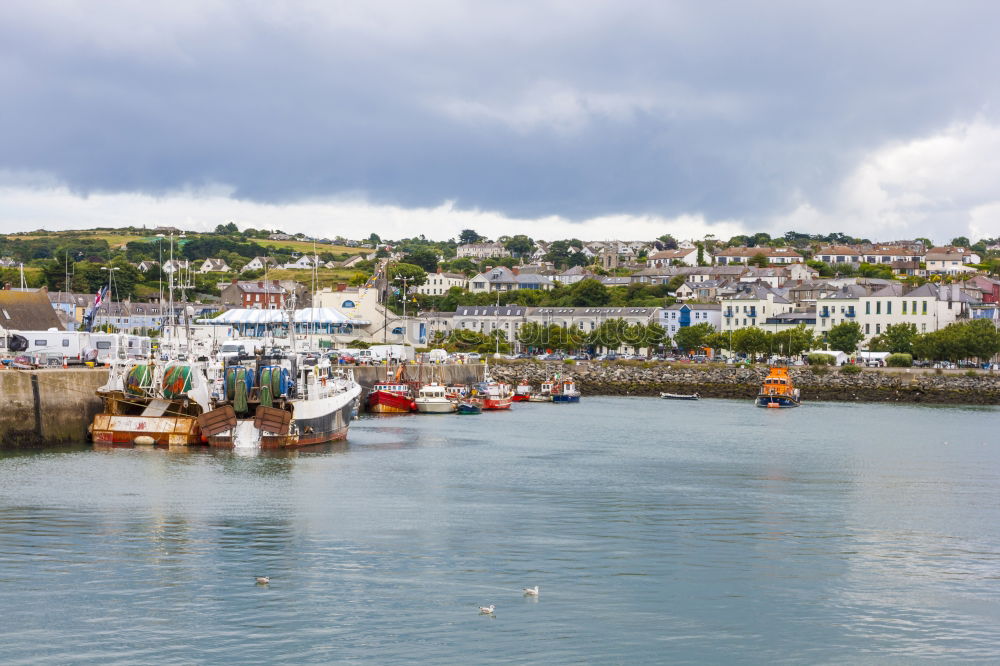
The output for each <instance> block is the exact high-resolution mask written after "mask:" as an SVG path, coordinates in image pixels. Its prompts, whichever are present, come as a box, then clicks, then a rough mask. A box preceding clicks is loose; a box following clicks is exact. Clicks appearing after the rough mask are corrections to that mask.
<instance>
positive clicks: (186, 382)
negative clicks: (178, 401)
mask: <svg viewBox="0 0 1000 666" xmlns="http://www.w3.org/2000/svg"><path fill="white" fill-rule="evenodd" d="M190 390H191V366H188V365H172V366H170V367H169V368H167V371H166V372H165V373H163V397H165V398H170V399H173V398H179V397H181V396H183V395H184V394H186V393H187V392H188V391H190Z"/></svg>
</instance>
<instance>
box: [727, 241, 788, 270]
mask: <svg viewBox="0 0 1000 666" xmlns="http://www.w3.org/2000/svg"><path fill="white" fill-rule="evenodd" d="M757 255H764V257H766V258H767V261H768V264H794V263H797V262H802V261H803V257H802V255H801V254H799V253H798V252H796V251H795V250H794V249H792V248H790V247H766V246H762V247H727V248H726V249H724V250H720V251H719V252H716V254H715V262H716V263H717V264H721V265H723V266H725V265H728V264H746V263H749V262H750V260H751V259H753V258H754V257H756V256H757Z"/></svg>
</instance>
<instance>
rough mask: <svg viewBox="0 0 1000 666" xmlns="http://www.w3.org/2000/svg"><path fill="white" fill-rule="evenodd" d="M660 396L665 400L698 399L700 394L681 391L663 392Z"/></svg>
mask: <svg viewBox="0 0 1000 666" xmlns="http://www.w3.org/2000/svg"><path fill="white" fill-rule="evenodd" d="M660 397H661V398H662V399H664V400H697V399H698V395H697V394H696V393H692V394H690V395H682V394H679V393H661V394H660Z"/></svg>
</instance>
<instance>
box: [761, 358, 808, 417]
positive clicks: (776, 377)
mask: <svg viewBox="0 0 1000 666" xmlns="http://www.w3.org/2000/svg"><path fill="white" fill-rule="evenodd" d="M754 404H756V405H757V406H758V407H769V408H772V409H776V408H783V407H798V406H799V405H800V404H801V400H800V398H799V389H797V388H795V386H794V385H793V384H792V378H791V376H790V375H789V374H788V368H786V367H784V366H772V367H771V369H770V371H769V372H768V373H767V377H765V378H764V381H763V383H761V385H760V393H758V394H757V399H756V400H755V402H754Z"/></svg>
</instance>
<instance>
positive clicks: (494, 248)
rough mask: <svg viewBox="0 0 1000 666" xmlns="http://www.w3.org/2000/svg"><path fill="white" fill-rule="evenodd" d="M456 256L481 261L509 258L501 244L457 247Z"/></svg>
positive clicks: (467, 244)
mask: <svg viewBox="0 0 1000 666" xmlns="http://www.w3.org/2000/svg"><path fill="white" fill-rule="evenodd" d="M456 256H457V257H459V258H461V257H468V258H469V259H474V260H479V261H482V260H483V259H496V258H500V257H509V256H510V252H508V251H507V248H505V247H504V246H503V243H466V244H465V245H459V246H458V249H457V250H456Z"/></svg>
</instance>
